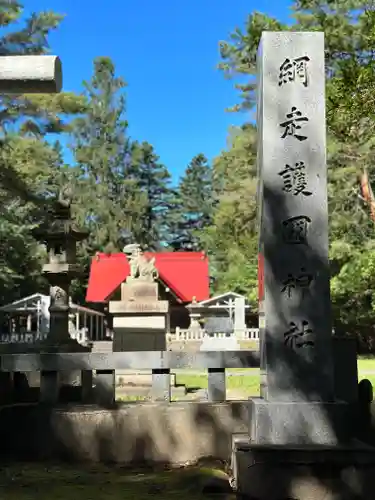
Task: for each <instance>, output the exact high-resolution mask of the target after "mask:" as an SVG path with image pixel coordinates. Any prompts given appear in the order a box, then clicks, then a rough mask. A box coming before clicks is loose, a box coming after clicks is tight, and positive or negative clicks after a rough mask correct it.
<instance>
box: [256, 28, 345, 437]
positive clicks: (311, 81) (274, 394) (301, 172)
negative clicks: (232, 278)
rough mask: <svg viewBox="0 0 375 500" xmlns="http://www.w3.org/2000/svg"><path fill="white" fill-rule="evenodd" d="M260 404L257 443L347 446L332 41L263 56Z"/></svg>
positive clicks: (296, 39)
mask: <svg viewBox="0 0 375 500" xmlns="http://www.w3.org/2000/svg"><path fill="white" fill-rule="evenodd" d="M258 64H259V73H258V78H259V79H258V110H257V111H258V176H259V190H258V207H259V221H260V239H259V253H260V259H259V262H260V263H261V269H260V274H261V275H260V276H259V280H260V283H261V286H260V287H259V289H260V292H261V296H260V297H259V318H260V322H259V327H260V349H261V373H262V379H261V398H259V399H253V400H251V410H252V418H251V425H250V437H251V440H252V441H253V442H255V443H269V444H271V443H272V444H302V443H310V444H311V443H312V444H315V443H320V444H328V443H331V444H332V443H336V442H337V441H340V440H341V439H344V434H345V432H344V429H342V423H343V421H344V420H345V417H344V418H342V411H343V407H344V406H345V405H343V404H340V403H338V402H335V401H334V379H333V356H332V325H331V312H330V286H329V279H330V278H329V261H328V208H327V168H326V129H325V98H324V91H325V68H324V34H323V33H304V32H300V33H290V32H265V33H263V35H262V39H261V44H260V48H259V58H258Z"/></svg>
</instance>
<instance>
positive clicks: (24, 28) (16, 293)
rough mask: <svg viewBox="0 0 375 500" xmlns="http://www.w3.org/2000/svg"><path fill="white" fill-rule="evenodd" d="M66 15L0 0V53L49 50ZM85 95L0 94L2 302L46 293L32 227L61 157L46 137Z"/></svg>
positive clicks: (64, 125)
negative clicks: (26, 11)
mask: <svg viewBox="0 0 375 500" xmlns="http://www.w3.org/2000/svg"><path fill="white" fill-rule="evenodd" d="M62 18H63V16H61V15H59V14H56V13H54V12H50V11H48V12H42V13H39V14H37V13H32V14H31V15H30V16H29V17H27V18H25V17H24V15H23V7H22V5H21V4H20V2H18V1H16V0H7V1H5V0H3V1H0V26H1V27H2V28H3V29H4V32H5V34H3V36H2V37H1V38H0V56H3V55H22V54H43V53H46V52H48V35H49V33H50V32H51V31H52V30H54V29H56V28H57V27H58V25H59V23H60V21H61V20H62ZM83 109H84V99H83V98H81V97H79V96H75V95H74V94H71V93H64V92H63V93H61V94H55V95H49V94H41V95H35V94H34V95H27V94H25V95H17V96H15V95H1V96H0V142H1V148H0V246H1V248H0V302H1V303H4V302H5V301H6V302H11V301H12V300H15V299H17V298H20V297H21V296H22V295H23V296H24V295H27V294H31V293H34V292H36V291H43V286H44V285H45V283H44V280H43V279H41V276H40V272H41V264H42V258H43V256H44V250H43V248H42V247H40V246H39V245H37V243H36V242H35V241H34V240H33V238H32V237H31V234H30V231H31V229H32V228H33V227H34V225H35V224H36V223H38V221H39V220H40V216H41V215H42V214H43V215H44V205H45V204H46V203H47V202H48V200H49V199H51V196H52V195H54V193H56V191H57V189H58V179H59V169H60V165H61V158H60V156H59V154H58V152H57V151H56V149H55V148H54V147H53V146H51V144H50V142H49V141H48V140H47V139H48V134H50V133H61V132H64V131H66V130H68V128H69V120H70V117H71V115H72V114H74V113H77V112H81V111H82V110H83Z"/></svg>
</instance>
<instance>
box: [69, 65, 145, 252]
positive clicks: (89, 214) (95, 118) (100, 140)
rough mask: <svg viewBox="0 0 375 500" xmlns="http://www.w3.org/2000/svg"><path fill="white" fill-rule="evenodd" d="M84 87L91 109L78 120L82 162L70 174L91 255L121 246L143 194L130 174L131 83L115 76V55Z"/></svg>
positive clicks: (75, 146) (77, 151)
mask: <svg viewBox="0 0 375 500" xmlns="http://www.w3.org/2000/svg"><path fill="white" fill-rule="evenodd" d="M83 86H84V96H85V98H86V102H87V108H86V110H85V112H84V113H82V114H81V115H80V116H79V117H77V118H76V119H75V120H74V121H73V123H72V145H71V147H72V150H73V153H74V156H75V160H76V167H75V169H70V172H67V175H68V176H69V174H70V177H71V182H72V183H73V184H74V190H75V201H76V206H75V209H76V210H75V215H76V217H77V220H78V222H79V223H80V224H81V225H86V226H87V227H88V229H89V230H90V238H89V240H88V242H87V246H86V255H87V257H88V256H89V255H91V256H92V255H93V254H94V253H95V251H98V250H99V251H105V250H112V251H115V250H120V248H121V239H122V233H123V231H125V230H131V229H132V224H134V222H133V217H134V214H135V213H136V209H135V206H136V205H137V201H138V198H139V197H138V196H137V194H136V192H135V189H134V182H132V181H131V180H129V179H128V176H127V173H128V164H129V162H130V159H129V158H130V146H129V139H128V138H127V126H128V124H127V121H126V119H125V95H124V93H123V90H124V88H125V86H126V84H125V82H124V81H123V79H122V78H120V77H117V76H115V67H114V64H113V62H112V61H111V59H110V58H108V57H99V58H96V59H95V61H94V74H93V76H92V79H91V81H89V82H88V81H85V82H84V83H83Z"/></svg>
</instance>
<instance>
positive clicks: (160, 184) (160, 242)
mask: <svg viewBox="0 0 375 500" xmlns="http://www.w3.org/2000/svg"><path fill="white" fill-rule="evenodd" d="M128 176H129V179H131V180H132V182H133V183H134V186H135V187H136V191H137V192H139V193H141V200H140V201H141V205H140V207H139V208H138V210H137V213H138V218H139V219H138V220H139V223H138V226H137V227H136V228H132V229H131V234H132V237H133V240H135V241H137V242H138V243H139V244H140V245H142V246H143V247H145V248H148V249H149V250H156V249H160V248H161V247H162V246H164V245H165V244H166V242H167V239H168V234H169V227H168V214H169V212H170V210H171V208H172V205H171V204H172V198H171V195H172V193H171V190H170V187H169V183H170V177H171V176H170V174H169V172H168V169H167V168H166V167H165V165H163V164H162V163H160V160H159V157H158V156H157V155H156V153H155V151H154V148H153V146H151V144H149V143H147V142H142V143H141V144H140V143H138V142H134V143H133V144H132V149H131V161H130V168H129V170H128Z"/></svg>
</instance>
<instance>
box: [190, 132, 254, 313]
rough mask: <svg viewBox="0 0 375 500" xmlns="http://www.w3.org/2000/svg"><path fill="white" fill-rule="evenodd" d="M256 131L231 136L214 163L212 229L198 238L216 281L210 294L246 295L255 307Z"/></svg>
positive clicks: (236, 133) (206, 230) (203, 232)
mask: <svg viewBox="0 0 375 500" xmlns="http://www.w3.org/2000/svg"><path fill="white" fill-rule="evenodd" d="M255 163H256V129H255V127H254V126H252V125H246V126H244V127H242V128H239V129H233V130H232V131H231V138H230V142H229V147H228V150H227V151H224V152H222V154H221V155H220V156H219V157H218V158H216V160H215V161H214V164H213V187H214V190H215V198H216V200H217V204H216V206H215V210H214V212H213V214H212V224H211V225H210V226H209V227H207V228H206V229H205V230H203V231H202V232H201V233H200V239H201V242H202V244H203V245H204V247H205V249H206V250H207V252H208V254H209V257H210V263H211V268H212V275H213V277H214V279H215V282H214V290H215V291H218V292H224V291H226V290H232V291H234V292H237V293H244V294H245V295H247V296H248V297H249V299H250V300H251V301H252V305H253V307H256V300H255V298H256V290H257V283H256V282H257V269H256V265H257V247H258V243H257V220H256V192H257V181H256V165H255Z"/></svg>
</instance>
